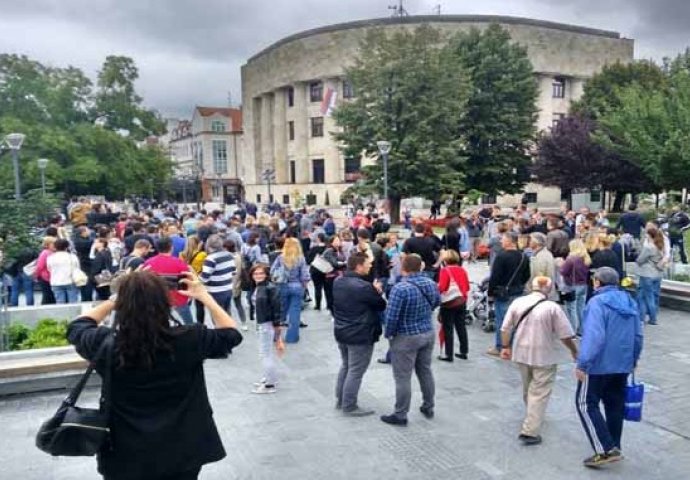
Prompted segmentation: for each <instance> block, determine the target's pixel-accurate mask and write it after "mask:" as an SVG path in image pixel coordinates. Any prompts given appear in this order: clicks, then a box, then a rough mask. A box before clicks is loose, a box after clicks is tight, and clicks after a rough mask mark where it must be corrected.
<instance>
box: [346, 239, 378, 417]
mask: <svg viewBox="0 0 690 480" xmlns="http://www.w3.org/2000/svg"><path fill="white" fill-rule="evenodd" d="M370 270H371V259H370V258H369V257H368V256H367V254H366V253H364V252H356V253H353V254H352V255H350V258H349V259H348V260H347V272H346V273H345V275H344V276H342V277H340V278H338V279H336V281H335V283H334V284H333V318H334V319H335V322H334V333H335V339H336V341H337V342H338V349H339V350H340V356H341V358H342V362H343V363H342V366H341V367H340V372H339V373H338V381H337V383H336V387H335V396H336V408H338V409H342V411H343V413H344V414H345V415H346V416H350V417H363V416H366V415H371V414H372V413H374V411H373V410H368V409H363V408H360V407H359V406H357V394H358V393H359V387H360V385H361V383H362V377H364V374H365V373H366V371H367V368H368V367H369V363H370V362H371V356H372V354H373V353H374V344H375V343H376V342H378V340H379V337H380V336H381V333H383V332H382V330H383V329H382V327H381V313H382V312H383V310H384V309H385V308H386V301H385V300H384V299H383V297H382V296H381V292H382V289H381V285H380V284H379V283H373V284H372V283H371V282H369V281H368V280H367V275H368V274H369V271H370Z"/></svg>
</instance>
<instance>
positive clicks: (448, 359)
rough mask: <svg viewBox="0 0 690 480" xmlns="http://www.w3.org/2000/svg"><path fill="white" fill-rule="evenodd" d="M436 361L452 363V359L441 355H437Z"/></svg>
mask: <svg viewBox="0 0 690 480" xmlns="http://www.w3.org/2000/svg"><path fill="white" fill-rule="evenodd" d="M438 359H439V360H441V361H442V362H452V361H453V357H444V356H443V355H439V356H438Z"/></svg>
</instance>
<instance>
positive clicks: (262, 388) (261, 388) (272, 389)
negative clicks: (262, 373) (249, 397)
mask: <svg viewBox="0 0 690 480" xmlns="http://www.w3.org/2000/svg"><path fill="white" fill-rule="evenodd" d="M252 393H257V394H259V395H262V394H266V393H276V387H275V386H273V387H267V386H266V384H265V383H262V384H261V385H259V386H258V387H255V388H254V390H252Z"/></svg>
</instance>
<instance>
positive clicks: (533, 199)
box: [522, 192, 537, 204]
mask: <svg viewBox="0 0 690 480" xmlns="http://www.w3.org/2000/svg"><path fill="white" fill-rule="evenodd" d="M522 203H523V204H526V203H537V194H536V192H530V193H525V194H524V195H523V196H522Z"/></svg>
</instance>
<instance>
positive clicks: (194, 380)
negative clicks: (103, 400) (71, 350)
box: [67, 317, 242, 478]
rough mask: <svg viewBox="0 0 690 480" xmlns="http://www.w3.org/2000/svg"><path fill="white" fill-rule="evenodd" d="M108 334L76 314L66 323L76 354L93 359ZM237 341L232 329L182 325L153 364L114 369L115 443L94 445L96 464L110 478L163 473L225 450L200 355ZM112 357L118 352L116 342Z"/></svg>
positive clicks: (219, 353) (100, 368)
mask: <svg viewBox="0 0 690 480" xmlns="http://www.w3.org/2000/svg"><path fill="white" fill-rule="evenodd" d="M111 333H112V329H110V328H108V327H99V326H98V325H97V324H96V322H95V321H93V320H92V319H90V318H88V317H81V318H78V319H77V320H75V321H73V322H72V323H71V324H70V325H69V327H68V329H67V339H68V340H69V342H70V343H71V344H72V345H74V346H75V347H76V349H77V352H78V353H79V355H81V356H82V357H84V358H85V359H87V360H93V359H94V357H95V354H96V352H97V351H98V348H99V347H100V345H101V343H102V342H103V340H105V338H106V337H108V336H109V335H110V334H111ZM241 341H242V335H240V333H239V332H238V331H237V330H235V329H233V328H219V329H215V330H208V329H206V328H205V327H203V326H201V325H194V326H185V327H179V329H175V331H174V334H173V336H172V341H171V347H172V352H168V353H166V352H165V351H160V352H158V354H157V355H156V360H155V361H154V365H153V368H152V369H150V370H148V369H146V368H139V367H133V366H132V367H118V368H114V369H113V370H112V383H111V405H112V407H111V408H112V409H111V415H110V421H109V426H110V431H111V441H112V448H104V449H103V450H102V451H101V452H99V454H98V471H99V472H100V473H101V474H103V475H104V476H106V477H107V476H112V477H113V478H161V477H167V476H172V475H173V474H174V473H180V472H183V471H187V470H190V469H192V468H196V467H200V466H201V465H204V464H206V463H210V462H215V461H218V460H220V459H222V458H223V457H225V450H224V449H223V444H222V443H221V440H220V436H219V435H218V430H217V429H216V425H215V423H214V421H213V411H212V410H211V406H210V405H209V401H208V395H207V393H206V381H205V380H204V367H203V362H204V360H205V359H207V358H225V357H227V355H228V353H230V352H231V351H232V349H233V348H234V347H235V346H237V345H239V344H240V342H241ZM116 345H117V343H116ZM113 356H114V358H113V360H115V359H117V357H118V352H117V348H116V349H115V351H114V352H113ZM116 364H117V363H116V362H115V361H114V362H113V365H116ZM104 369H105V361H104V360H100V361H98V362H97V363H96V371H97V372H98V373H99V374H100V375H101V377H102V376H103V372H104Z"/></svg>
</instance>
